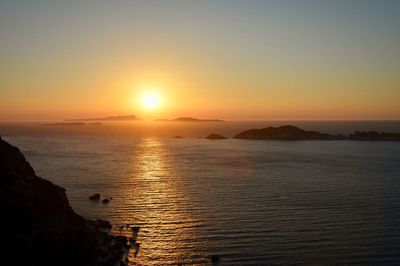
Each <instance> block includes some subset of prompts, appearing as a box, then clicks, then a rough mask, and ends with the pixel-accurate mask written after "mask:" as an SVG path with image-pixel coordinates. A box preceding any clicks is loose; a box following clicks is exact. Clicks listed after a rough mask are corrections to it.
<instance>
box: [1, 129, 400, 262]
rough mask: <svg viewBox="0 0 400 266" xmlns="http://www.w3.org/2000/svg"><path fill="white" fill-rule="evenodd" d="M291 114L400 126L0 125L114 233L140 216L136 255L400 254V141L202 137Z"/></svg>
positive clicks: (190, 258) (260, 258)
mask: <svg viewBox="0 0 400 266" xmlns="http://www.w3.org/2000/svg"><path fill="white" fill-rule="evenodd" d="M286 124H292V125H295V126H299V127H301V128H304V129H308V130H319V131H322V132H326V133H331V134H338V133H342V134H348V133H351V132H353V131H355V130H378V131H386V132H400V121H230V122H220V123H219V122H214V123H208V122H186V123H175V122H131V123H102V124H101V125H89V124H88V125H85V126H46V125H44V124H43V123H37V122H35V123H4V122H3V123H1V124H0V135H1V136H2V138H3V139H5V140H6V141H8V142H10V143H11V144H13V145H15V146H17V147H19V148H20V150H21V151H22V153H23V154H24V155H25V157H26V159H27V160H28V161H29V162H30V163H31V165H32V167H33V168H34V169H35V171H36V173H37V175H39V176H41V177H43V178H46V179H48V180H50V181H52V182H53V183H55V184H57V185H60V186H62V187H64V188H66V193H67V196H68V199H69V202H70V204H71V205H72V207H73V209H74V210H75V211H76V212H77V213H79V214H81V215H82V216H84V217H86V218H90V219H106V220H109V221H110V222H111V223H112V224H113V230H112V233H113V234H120V235H126V236H129V235H130V231H129V230H126V229H125V228H122V226H123V225H126V224H131V225H134V226H140V231H139V234H138V238H137V242H138V243H140V249H139V250H138V252H136V253H135V252H131V253H130V254H129V261H130V262H129V265H211V264H212V262H211V256H218V258H220V261H219V262H218V263H216V262H215V260H214V264H217V265H400V142H389V141H382V142H371V141H349V140H341V141H336V140H331V141H317V140H311V141H262V140H238V139H226V140H208V139H205V138H204V137H205V136H207V135H208V134H210V133H218V134H222V135H225V136H227V137H232V136H234V135H235V134H236V133H239V132H241V131H242V130H245V129H250V128H260V127H266V126H278V125H286ZM177 135H179V136H181V137H182V138H175V136H177ZM94 193H100V194H101V198H102V199H103V198H110V197H112V199H111V201H110V203H109V204H103V203H101V201H100V202H93V201H90V200H89V199H88V196H89V195H92V194H94ZM214 258H215V257H214Z"/></svg>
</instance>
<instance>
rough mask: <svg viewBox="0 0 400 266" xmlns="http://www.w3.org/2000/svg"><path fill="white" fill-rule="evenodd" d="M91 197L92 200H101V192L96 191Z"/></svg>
mask: <svg viewBox="0 0 400 266" xmlns="http://www.w3.org/2000/svg"><path fill="white" fill-rule="evenodd" d="M89 199H90V200H92V201H99V200H100V194H99V193H95V194H93V195H91V196H89Z"/></svg>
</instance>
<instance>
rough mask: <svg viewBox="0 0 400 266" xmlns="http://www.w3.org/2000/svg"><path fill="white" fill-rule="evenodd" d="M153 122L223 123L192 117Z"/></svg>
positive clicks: (217, 120)
mask: <svg viewBox="0 0 400 266" xmlns="http://www.w3.org/2000/svg"><path fill="white" fill-rule="evenodd" d="M153 121H155V122H225V121H224V120H220V119H199V118H193V117H178V118H175V119H170V120H169V119H155V120H153Z"/></svg>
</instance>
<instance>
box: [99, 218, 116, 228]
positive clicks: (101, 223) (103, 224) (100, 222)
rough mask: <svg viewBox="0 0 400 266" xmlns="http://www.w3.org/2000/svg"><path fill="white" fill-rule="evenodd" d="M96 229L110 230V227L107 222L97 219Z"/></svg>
mask: <svg viewBox="0 0 400 266" xmlns="http://www.w3.org/2000/svg"><path fill="white" fill-rule="evenodd" d="M96 228H99V229H111V228H112V225H111V223H110V222H109V221H106V220H101V219H97V220H96Z"/></svg>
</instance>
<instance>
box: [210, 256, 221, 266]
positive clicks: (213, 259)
mask: <svg viewBox="0 0 400 266" xmlns="http://www.w3.org/2000/svg"><path fill="white" fill-rule="evenodd" d="M220 262H221V258H220V257H219V256H217V255H212V256H211V264H212V265H218V264H219V263H220Z"/></svg>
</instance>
